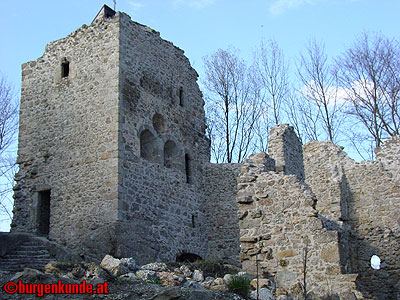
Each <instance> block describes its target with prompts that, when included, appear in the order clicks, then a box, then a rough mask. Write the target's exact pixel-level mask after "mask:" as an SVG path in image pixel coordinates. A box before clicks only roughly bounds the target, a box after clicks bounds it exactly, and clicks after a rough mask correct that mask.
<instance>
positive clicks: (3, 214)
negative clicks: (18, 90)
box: [0, 74, 18, 221]
mask: <svg viewBox="0 0 400 300" xmlns="http://www.w3.org/2000/svg"><path fill="white" fill-rule="evenodd" d="M17 130H18V103H17V102H16V99H15V94H14V92H13V89H12V87H11V86H10V85H9V84H8V82H7V81H6V79H5V78H4V76H2V75H1V74H0V177H1V179H0V220H1V221H4V220H9V219H11V217H12V216H11V211H10V210H9V207H10V206H12V205H11V204H12V200H11V199H12V193H11V192H12V186H13V182H14V174H15V171H16V164H15V156H14V152H13V149H12V146H13V143H14V141H15V136H16V132H17Z"/></svg>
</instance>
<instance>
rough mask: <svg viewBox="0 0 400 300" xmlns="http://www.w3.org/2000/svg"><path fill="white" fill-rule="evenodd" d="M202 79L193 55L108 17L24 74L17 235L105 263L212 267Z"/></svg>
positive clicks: (50, 49)
mask: <svg viewBox="0 0 400 300" xmlns="http://www.w3.org/2000/svg"><path fill="white" fill-rule="evenodd" d="M197 77H198V75H197V73H196V71H195V70H194V69H193V68H192V67H191V66H190V63H189V60H188V59H187V58H186V57H185V56H184V54H183V51H182V50H180V49H179V48H177V47H175V46H174V45H173V44H172V43H170V42H168V41H165V40H163V39H161V38H160V34H159V33H158V32H156V31H154V30H152V29H150V28H148V27H146V26H143V25H141V24H138V23H136V22H133V21H132V20H131V19H130V17H129V16H128V15H126V14H124V13H119V12H118V13H115V12H114V11H112V10H111V9H109V8H108V7H106V6H105V7H103V9H102V10H101V11H100V13H99V15H98V16H97V17H96V18H95V20H94V21H93V23H92V24H91V25H89V26H86V25H83V26H82V27H81V28H79V29H78V30H76V31H75V32H73V33H72V34H70V35H69V36H67V37H66V38H63V39H60V40H57V41H54V42H52V43H50V44H48V45H47V46H46V50H45V53H44V54H43V56H42V57H40V58H39V59H37V60H36V61H31V62H28V63H25V64H24V65H23V66H22V91H21V111H20V131H19V150H18V161H17V163H18V164H19V167H20V170H19V172H18V174H17V175H16V181H17V185H16V186H15V188H14V189H15V196H14V197H15V209H14V219H13V223H12V231H27V232H33V233H37V234H41V235H45V236H48V237H49V238H50V239H52V240H55V241H57V242H60V243H62V244H64V245H66V246H68V247H69V248H71V249H75V250H76V251H79V253H82V254H84V255H85V256H86V257H89V258H97V259H100V258H101V257H102V256H103V255H104V254H106V253H111V254H114V255H116V256H134V257H135V258H136V259H137V260H138V261H139V262H141V263H144V262H148V261H152V260H156V259H162V260H174V259H175V258H176V257H177V256H179V255H181V254H185V253H193V254H196V255H199V256H202V257H203V256H204V255H206V252H207V242H206V241H207V238H206V229H205V228H203V227H202V226H205V225H204V224H205V223H206V222H205V220H204V219H205V213H204V209H203V199H204V197H203V195H202V192H201V188H200V187H201V185H202V176H201V174H202V168H203V165H204V163H206V162H208V161H209V141H208V140H207V138H206V137H205V128H206V127H205V117H204V109H203V106H204V102H203V99H202V95H201V92H200V90H199V87H198V85H197V82H196V81H197Z"/></svg>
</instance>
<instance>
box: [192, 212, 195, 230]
mask: <svg viewBox="0 0 400 300" xmlns="http://www.w3.org/2000/svg"><path fill="white" fill-rule="evenodd" d="M194 227H195V224H194V215H192V228H194Z"/></svg>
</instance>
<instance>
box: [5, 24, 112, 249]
mask: <svg viewBox="0 0 400 300" xmlns="http://www.w3.org/2000/svg"><path fill="white" fill-rule="evenodd" d="M118 36H119V23H118V20H117V19H107V20H104V21H99V22H96V23H95V24H92V25H90V26H86V25H84V26H82V27H81V28H79V29H78V30H76V31H75V32H73V33H72V34H70V35H69V36H67V37H66V38H63V39H61V40H58V41H55V42H52V43H50V44H48V45H47V46H46V51H45V53H44V54H43V56H42V57H40V58H39V59H37V60H36V61H31V62H28V63H25V64H24V65H23V66H22V89H21V109H20V128H19V149H18V161H17V163H18V164H19V168H20V169H19V172H18V174H17V175H16V177H15V179H16V181H17V184H16V186H15V196H14V197H15V209H14V219H13V222H12V228H11V230H12V231H27V232H35V233H36V232H37V230H38V213H39V211H38V210H39V208H38V193H39V192H40V191H44V190H51V199H50V232H49V237H50V239H52V240H55V241H57V242H60V243H62V244H64V245H67V246H69V247H70V248H73V249H76V250H77V251H81V250H82V249H81V248H84V247H88V248H89V249H90V250H89V251H87V253H92V254H93V255H94V256H96V254H98V253H99V252H104V251H107V252H111V250H112V249H111V244H110V243H108V242H109V241H111V240H112V238H113V237H112V234H110V230H109V229H110V228H111V227H112V226H113V224H114V223H115V221H116V219H117V210H116V209H117V204H118V203H117V198H118V194H117V189H118V182H117V181H118V177H117V171H118V165H117V155H118V152H117V150H118V148H117V146H118V144H117V138H118V135H117V134H118V131H117V129H118V128H117V124H118V123H117V120H118V102H117V101H116V100H117V99H118V81H117V80H116V78H118V61H119V54H118V43H119V42H118ZM66 62H68V63H69V69H68V71H69V72H68V74H64V75H67V76H65V77H62V75H63V74H62V65H63V63H66ZM99 235H100V236H101V237H102V238H103V240H102V239H96V237H98V236H99Z"/></svg>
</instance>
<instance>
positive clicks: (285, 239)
mask: <svg viewBox="0 0 400 300" xmlns="http://www.w3.org/2000/svg"><path fill="white" fill-rule="evenodd" d="M285 127H286V130H289V127H288V126H285ZM280 136H281V138H282V137H285V139H286V141H289V140H288V137H289V136H290V130H289V133H288V132H286V133H285V130H281V131H280ZM278 137H279V136H278V135H276V136H275V137H274V138H275V141H272V145H273V147H272V149H283V148H282V147H280V148H277V147H274V143H275V142H277V143H279V144H281V145H283V144H284V143H285V142H282V141H278V140H277V139H278ZM290 142H291V143H296V139H295V138H292V139H291V141H290ZM270 145H271V141H270ZM295 149H297V150H296V152H297V154H296V153H294V152H292V157H297V158H298V159H300V160H302V157H301V156H299V155H298V154H299V153H300V154H301V148H299V147H296V148H295ZM269 151H270V152H271V151H272V150H271V148H270V149H269ZM279 151H280V150H279ZM292 151H293V150H292ZM271 154H272V155H271V157H279V156H282V155H281V154H279V153H271ZM263 155H264V157H263ZM257 161H258V163H257ZM262 161H265V162H266V164H265V165H262V164H260V162H262ZM274 163H276V162H271V158H270V157H268V156H266V154H258V155H255V156H251V157H250V158H249V159H247V160H245V161H244V162H243V167H242V169H241V172H240V174H239V178H238V189H239V190H238V198H237V201H238V206H239V226H240V242H241V253H240V257H241V259H242V260H243V268H244V269H245V270H247V271H248V272H250V273H252V274H255V273H256V260H258V261H259V273H260V275H261V276H262V277H264V278H274V279H275V282H276V286H277V294H285V293H290V294H292V295H295V294H301V293H302V290H301V284H304V272H306V284H307V290H308V292H313V293H314V294H318V295H326V294H332V292H334V293H335V294H338V295H340V296H343V295H345V294H346V293H347V292H348V291H353V292H354V291H355V284H354V281H355V279H356V277H357V275H356V274H342V273H341V269H342V267H341V259H340V245H339V232H338V231H335V230H328V229H327V228H325V227H324V222H323V221H322V219H321V218H320V216H319V215H318V211H317V210H316V209H315V204H316V202H315V201H316V199H315V195H314V194H313V193H312V191H311V189H310V188H309V187H308V186H307V185H305V184H304V183H303V182H302V181H300V180H299V178H298V174H301V172H302V170H300V171H296V170H295V169H291V172H292V173H293V175H292V174H285V173H284V170H281V171H280V172H274V171H272V170H273V169H276V168H274V167H273V166H274ZM278 165H279V162H278ZM297 165H298V166H302V165H303V164H302V163H301V162H297ZM285 170H286V171H287V170H288V168H285ZM289 170H290V169H289ZM296 175H297V176H296Z"/></svg>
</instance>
